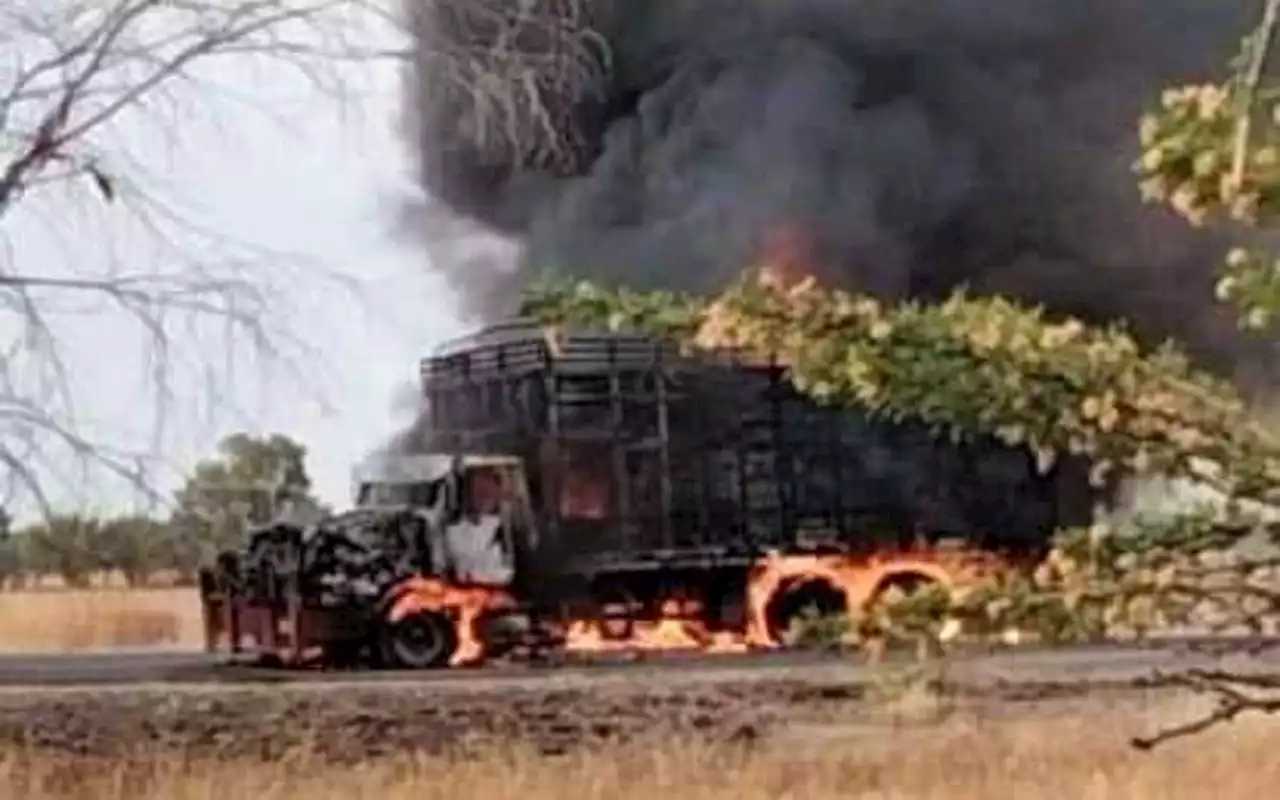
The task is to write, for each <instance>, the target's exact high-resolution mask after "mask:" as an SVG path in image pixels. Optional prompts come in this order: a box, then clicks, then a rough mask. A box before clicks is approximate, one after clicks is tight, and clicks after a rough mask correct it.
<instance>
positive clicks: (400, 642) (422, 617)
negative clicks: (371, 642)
mask: <svg viewBox="0 0 1280 800" xmlns="http://www.w3.org/2000/svg"><path fill="white" fill-rule="evenodd" d="M391 649H392V652H393V653H394V655H395V657H396V661H397V662H398V663H399V664H400V665H401V666H407V667H428V666H437V665H439V664H442V663H445V662H446V661H447V660H448V658H449V656H450V655H451V653H450V652H449V651H450V649H451V648H450V637H449V634H448V632H446V631H445V630H444V623H443V621H442V620H440V619H439V618H438V617H435V616H433V615H429V614H416V615H414V616H412V617H409V618H407V619H404V620H401V621H400V622H399V623H397V624H396V625H395V626H393V628H392V630H391Z"/></svg>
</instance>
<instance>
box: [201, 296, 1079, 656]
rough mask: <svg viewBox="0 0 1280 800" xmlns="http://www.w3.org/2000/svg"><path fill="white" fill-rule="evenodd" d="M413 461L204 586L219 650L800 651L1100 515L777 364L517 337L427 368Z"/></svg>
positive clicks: (1012, 459)
mask: <svg viewBox="0 0 1280 800" xmlns="http://www.w3.org/2000/svg"><path fill="white" fill-rule="evenodd" d="M421 378H422V391H423V395H424V398H423V399H424V401H425V406H426V408H427V412H426V414H427V416H426V418H425V419H424V421H423V425H422V430H421V436H420V437H418V441H416V442H415V447H414V448H413V449H412V450H411V451H405V452H395V453H392V452H384V453H379V454H376V455H374V456H371V457H370V458H369V459H367V460H366V461H365V462H364V463H362V464H360V465H359V466H358V467H357V468H356V469H355V471H354V476H353V477H354V481H353V483H354V498H353V499H354V505H353V507H352V508H351V509H350V510H348V511H345V512H343V513H339V514H336V515H333V516H332V517H329V518H326V519H323V520H321V521H320V522H318V523H315V524H310V525H297V524H293V523H290V522H287V521H281V522H278V523H276V524H273V525H268V526H265V527H263V528H261V529H258V530H255V531H253V532H252V533H251V535H250V537H249V540H248V542H247V544H246V545H245V546H244V548H242V549H240V550H236V551H232V552H224V553H222V554H221V555H220V556H219V557H218V559H217V562H216V563H215V564H213V565H211V566H209V567H208V568H207V569H205V570H203V571H202V574H201V581H200V584H201V596H202V602H203V608H204V613H205V620H206V634H207V638H206V646H207V649H208V650H210V651H212V652H219V651H221V652H229V653H234V654H256V655H257V656H260V657H262V658H264V659H268V660H271V661H274V662H277V663H283V664H287V665H291V666H300V665H304V664H323V663H346V664H352V665H362V666H375V665H378V666H385V667H394V668H402V669H403V668H413V669H422V668H440V667H448V666H460V665H467V664H477V663H481V662H484V661H486V660H492V659H497V658H504V657H506V658H511V657H517V656H519V655H521V654H524V655H532V654H538V653H544V654H545V653H547V652H553V653H554V652H572V651H591V652H599V651H637V650H655V649H692V650H704V651H743V650H750V649H756V648H761V649H768V648H778V647H784V646H786V645H787V644H788V643H789V641H790V636H791V635H792V633H793V631H794V630H795V624H796V622H797V621H798V620H799V619H800V618H801V615H802V614H804V613H806V611H813V610H816V611H818V612H819V613H850V614H853V615H856V614H858V613H859V612H860V611H861V610H863V609H866V608H868V607H869V606H872V605H874V604H875V603H876V602H878V600H879V599H880V598H883V597H885V596H887V595H888V594H890V593H897V592H902V591H908V592H909V591H912V590H915V589H918V588H920V587H922V586H928V585H942V586H946V587H950V586H955V585H958V584H961V583H963V582H965V581H968V580H974V579H977V578H980V577H981V576H984V575H987V574H990V573H991V571H993V570H999V569H1005V568H1018V567H1021V566H1026V565H1030V564H1033V563H1035V562H1036V561H1038V560H1039V558H1040V557H1041V556H1042V555H1043V553H1044V552H1045V550H1046V548H1047V546H1048V539H1049V536H1050V534H1051V533H1052V531H1054V530H1055V529H1056V528H1058V527H1060V526H1063V525H1078V524H1081V523H1083V522H1087V520H1088V519H1089V517H1090V515H1091V514H1092V509H1093V503H1094V500H1095V499H1096V498H1095V496H1094V493H1093V491H1092V490H1090V489H1089V488H1088V482H1087V470H1086V469H1085V467H1084V466H1083V465H1080V464H1074V463H1073V462H1071V461H1070V460H1065V461H1062V462H1060V463H1059V464H1058V465H1057V466H1055V467H1054V468H1053V470H1052V471H1050V472H1049V473H1047V474H1041V473H1040V472H1038V471H1037V469H1036V466H1035V463H1034V460H1033V458H1032V457H1031V455H1030V454H1029V453H1027V452H1025V451H1023V450H1021V449H1011V448H1008V447H1007V446H1004V445H1002V444H999V443H997V442H994V441H992V442H972V443H963V444H955V443H952V442H950V441H948V440H940V439H937V438H935V437H933V436H932V435H931V434H930V433H929V432H928V431H927V430H924V429H922V428H917V427H913V426H912V425H909V424H905V423H895V422H890V421H885V420H878V419H877V420H872V419H869V418H867V417H865V416H863V415H861V414H859V413H857V412H854V411H851V410H848V409H843V408H836V407H828V406H824V405H820V404H818V403H816V402H815V401H813V400H811V399H809V398H807V397H805V396H803V395H801V394H799V393H798V392H797V391H796V390H795V389H794V388H793V387H792V386H791V384H790V382H789V381H788V379H787V374H786V370H785V369H784V368H783V367H781V366H778V365H776V364H761V363H755V362H752V363H747V362H745V361H743V360H741V359H739V358H737V357H736V356H735V354H733V353H718V354H713V355H707V354H700V355H696V356H691V355H687V354H682V353H680V352H679V351H678V349H677V348H676V347H675V345H673V344H671V343H668V342H663V341H658V340H654V339H652V338H649V337H646V336H642V335H638V334H624V333H616V332H608V333H602V332H593V331H582V330H579V331H573V332H569V333H564V334H562V338H561V339H560V340H559V341H558V342H557V343H556V345H555V346H554V347H553V346H552V344H551V342H550V341H549V340H548V338H547V337H546V335H545V334H544V332H543V331H542V329H541V328H539V327H538V326H537V325H536V324H534V323H533V322H530V321H525V320H516V321H512V322H508V323H505V324H498V325H494V326H490V327H488V328H485V329H483V330H481V331H479V332H478V333H476V334H474V335H472V336H469V337H466V338H464V339H461V340H457V341H453V342H450V343H447V344H445V345H443V346H442V347H440V348H439V349H438V350H437V352H436V353H435V354H434V355H433V356H431V357H430V358H427V359H425V360H424V361H423V363H422V365H421Z"/></svg>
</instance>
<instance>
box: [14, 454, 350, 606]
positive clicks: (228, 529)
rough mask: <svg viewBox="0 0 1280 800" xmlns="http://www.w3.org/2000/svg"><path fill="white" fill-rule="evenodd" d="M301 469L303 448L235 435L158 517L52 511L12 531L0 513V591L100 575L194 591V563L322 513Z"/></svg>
mask: <svg viewBox="0 0 1280 800" xmlns="http://www.w3.org/2000/svg"><path fill="white" fill-rule="evenodd" d="M305 462H306V449H305V448H304V447H303V446H302V445H300V444H298V443H297V442H295V441H293V440H292V439H290V438H288V437H286V436H281V435H271V436H266V437H254V436H250V435H247V434H235V435H233V436H230V437H227V438H226V439H224V440H223V441H222V442H221V443H220V444H219V446H218V453H217V455H216V456H215V457H213V458H210V459H207V460H204V461H201V462H200V463H198V464H197V465H196V467H195V469H194V470H193V471H192V473H191V474H190V475H189V476H188V477H187V478H186V480H185V481H184V482H183V485H182V487H181V488H180V489H179V490H178V491H177V492H176V493H175V495H174V502H173V504H172V508H171V509H170V510H169V511H168V512H167V513H166V514H164V515H148V514H140V513H129V514H119V515H114V516H94V515H92V514H87V513H83V512H75V513H59V514H54V515H51V516H49V517H47V518H45V519H42V520H40V521H39V522H34V523H31V524H28V525H22V526H15V525H14V524H13V520H12V518H11V517H10V516H9V514H8V513H7V512H6V511H4V510H3V509H0V587H4V588H21V587H23V586H26V585H28V584H30V583H31V582H32V581H33V579H37V578H41V577H45V576H56V577H57V578H60V579H61V580H62V582H63V583H64V584H65V585H67V586H70V587H85V586H89V585H90V584H91V583H92V582H93V580H94V578H95V576H99V575H102V574H104V573H112V574H114V575H117V576H119V578H121V579H123V580H124V581H126V582H127V583H128V584H129V585H130V586H144V585H146V584H148V583H151V582H152V581H154V580H155V579H157V577H158V576H160V575H162V574H163V575H164V576H165V577H166V579H167V580H170V581H175V580H176V581H177V582H180V583H192V582H194V580H195V575H196V572H197V570H198V569H199V567H200V565H201V564H202V563H205V562H207V561H208V560H209V559H210V558H211V557H212V556H213V555H214V554H215V553H217V552H218V551H219V550H222V549H224V548H227V547H233V546H236V545H238V544H240V543H241V542H242V540H243V538H244V536H245V533H246V531H247V529H248V528H249V527H250V526H251V525H255V524H261V523H265V522H269V521H271V520H272V519H275V518H276V517H278V516H279V515H281V514H288V515H292V516H305V517H314V516H317V515H320V514H324V513H327V512H328V509H326V508H325V507H324V506H323V505H322V504H321V503H320V502H319V501H318V500H317V499H316V498H315V497H314V495H312V493H311V480H310V477H309V476H308V475H307V470H306V463H305Z"/></svg>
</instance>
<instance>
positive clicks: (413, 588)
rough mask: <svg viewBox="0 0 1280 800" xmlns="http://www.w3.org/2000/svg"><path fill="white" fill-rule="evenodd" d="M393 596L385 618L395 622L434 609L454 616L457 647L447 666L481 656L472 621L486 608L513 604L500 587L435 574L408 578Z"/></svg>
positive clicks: (474, 660) (481, 644) (482, 649)
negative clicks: (451, 580) (460, 582)
mask: <svg viewBox="0 0 1280 800" xmlns="http://www.w3.org/2000/svg"><path fill="white" fill-rule="evenodd" d="M395 596H396V600H395V602H393V603H392V605H391V609H390V610H389V611H388V613H387V621H388V622H393V623H394V622H398V621H399V620H402V619H404V618H406V617H409V616H412V615H413V614H418V613H423V612H434V613H444V614H449V615H451V616H452V617H453V618H454V632H455V634H456V635H457V640H458V648H457V650H455V651H454V654H453V657H452V658H451V659H450V660H449V664H450V666H465V665H469V664H477V663H479V662H481V661H483V660H484V656H485V647H484V642H483V641H481V639H480V636H479V634H478V632H477V626H476V623H477V622H478V621H479V619H480V617H481V616H482V615H484V614H485V613H487V612H490V611H496V610H501V609H505V608H514V607H515V605H516V601H515V598H514V597H512V596H511V594H510V593H509V592H507V591H506V590H504V589H499V588H495V587H489V586H456V585H452V584H449V583H446V582H445V581H442V580H440V579H439V578H426V577H414V578H409V579H408V580H406V581H405V582H403V583H402V584H400V585H399V586H398V587H396V590H395Z"/></svg>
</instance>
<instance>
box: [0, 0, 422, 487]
mask: <svg viewBox="0 0 1280 800" xmlns="http://www.w3.org/2000/svg"><path fill="white" fill-rule="evenodd" d="M389 22H393V19H392V17H391V15H390V12H388V11H387V10H386V9H385V8H383V7H382V6H381V5H379V3H378V2H377V0H16V2H14V3H8V4H5V7H4V8H3V9H0V245H6V246H5V247H0V464H3V468H0V476H4V477H5V481H4V483H5V484H6V489H7V491H8V492H9V494H10V496H13V495H15V494H16V495H22V496H25V497H26V498H28V499H29V500H30V501H33V502H34V503H35V504H36V505H37V506H38V507H39V508H41V509H42V510H43V511H44V512H45V513H48V512H49V511H50V504H51V502H52V500H51V498H50V494H49V491H48V489H49V487H48V482H49V481H51V480H52V481H55V482H57V483H62V484H64V485H76V484H77V483H79V484H80V485H83V484H84V482H85V481H87V480H88V471H94V470H97V471H100V470H102V469H105V470H106V471H107V472H108V473H109V474H112V475H114V476H116V477H117V478H119V479H123V480H124V481H126V482H127V483H128V484H130V485H132V486H134V487H136V488H137V489H140V490H142V491H143V492H144V493H145V494H147V495H148V496H150V497H151V498H152V499H160V496H159V494H158V492H157V490H156V488H155V486H154V485H153V482H152V481H151V479H150V475H149V472H148V468H149V466H150V465H151V464H152V463H153V462H154V461H155V460H156V458H157V457H159V455H160V453H159V451H161V449H162V448H161V447H160V444H161V441H162V440H163V438H164V437H163V429H164V427H165V425H166V422H167V417H168V412H167V410H166V409H168V408H169V406H170V404H171V402H172V401H173V400H174V398H175V396H176V392H177V390H176V389H175V387H174V385H173V382H172V378H173V372H174V369H175V368H176V367H177V366H178V362H179V361H181V360H182V359H183V358H188V359H191V360H192V361H193V362H194V364H188V365H187V366H194V368H195V369H196V370H197V372H200V373H203V374H204V375H205V376H206V379H205V382H206V384H207V385H208V386H210V387H219V388H220V387H222V386H223V385H224V384H225V383H227V382H228V381H229V380H231V379H232V378H233V377H234V374H235V372H236V371H237V370H238V369H239V368H240V364H241V362H243V361H244V358H243V356H242V355H241V353H240V349H239V348H240V346H242V345H247V346H248V347H249V348H250V350H251V352H252V353H253V354H254V355H255V356H258V357H265V360H266V361H274V360H279V361H281V362H283V363H284V364H285V366H286V368H288V367H289V362H290V360H291V359H290V358H289V357H288V356H289V354H291V353H297V352H302V353H309V352H310V351H311V347H310V345H309V344H307V342H305V341H304V340H303V337H299V336H297V335H296V334H295V333H294V332H293V331H292V329H291V326H290V324H289V320H288V317H287V314H286V310H287V308H288V307H289V304H288V302H287V301H288V299H289V297H290V295H291V294H292V293H294V292H295V291H296V287H297V285H298V277H297V275H289V274H288V271H289V270H290V269H291V268H294V269H296V268H301V267H306V268H307V269H308V270H310V271H309V272H308V273H307V278H308V279H309V280H315V281H318V280H324V279H328V280H331V281H332V280H335V279H336V281H337V282H338V283H339V284H340V285H341V286H342V287H343V288H345V289H353V288H355V287H354V284H353V282H352V281H350V280H346V279H342V278H339V277H338V276H337V275H336V274H335V273H333V272H331V271H325V270H323V269H322V268H321V267H320V266H319V265H317V264H313V263H309V262H307V260H306V259H303V258H301V257H299V256H297V255H294V254H287V253H278V252H274V251H272V250H270V249H269V248H265V247H261V246H258V245H255V244H252V243H246V242H238V241H233V240H231V239H230V238H229V237H225V236H224V235H222V234H219V233H218V232H217V231H214V230H210V229H209V228H208V227H207V226H205V225H203V224H202V223H200V222H198V221H197V220H196V219H195V218H194V217H193V216H192V215H190V214H188V213H186V212H185V211H183V210H182V209H181V208H180V204H178V203H177V202H176V201H175V200H174V199H173V198H171V197H166V196H163V195H161V194H158V193H157V192H155V191H154V187H150V188H149V187H148V186H147V184H148V182H153V181H155V179H156V178H155V173H151V172H149V171H148V170H147V169H146V167H145V165H143V164H142V163H140V162H139V161H138V159H135V158H131V156H130V155H129V152H128V150H129V148H128V145H127V144H124V143H122V142H121V140H120V139H119V138H118V137H120V136H121V135H122V133H123V132H125V131H127V130H129V128H130V126H131V125H135V126H136V125H137V123H138V122H148V123H151V125H150V126H149V127H150V128H152V129H153V130H154V131H156V132H157V133H159V134H162V135H167V136H168V137H170V141H174V142H176V141H180V140H181V138H182V131H183V129H184V128H185V127H186V126H185V124H184V122H185V119H184V118H185V117H186V116H187V114H186V113H184V111H186V110H187V109H184V108H183V103H184V102H185V103H190V104H193V105H192V107H191V110H200V111H203V110H205V109H204V108H203V103H202V101H207V99H208V97H207V95H208V94H210V93H212V92H213V91H214V90H215V89H216V87H217V78H218V76H217V75H214V74H213V73H212V72H211V69H216V68H217V67H218V65H219V64H221V65H222V67H223V68H224V71H225V68H226V67H228V66H230V65H229V64H227V63H223V62H228V61H230V60H234V62H235V67H236V69H245V70H248V69H256V68H260V67H266V68H269V69H271V70H276V71H278V70H280V69H285V70H287V71H288V72H290V73H292V75H293V77H295V78H296V77H301V78H302V79H303V80H304V81H306V85H307V86H308V87H309V88H310V89H311V90H315V91H322V92H326V93H329V94H331V95H341V94H342V90H343V87H344V86H345V85H346V82H347V80H348V78H349V73H347V72H344V70H347V69H349V68H350V67H351V66H353V65H358V64H359V63H360V62H367V61H369V60H372V59H379V58H387V57H400V54H399V53H397V52H396V51H395V49H394V47H393V46H391V45H384V44H382V43H380V41H379V40H377V38H376V37H372V38H371V37H370V35H369V34H370V30H371V26H372V27H373V28H378V27H379V26H381V27H386V25H387V23H389ZM215 62H217V63H215ZM248 94H250V95H252V92H249V93H248ZM249 102H252V101H251V100H250V101H249ZM165 109H167V110H169V111H170V112H171V117H170V118H169V119H165V118H163V117H161V116H159V115H160V114H161V113H162V112H163V110H165ZM267 110H268V112H269V109H267ZM83 188H88V189H89V190H91V192H92V193H93V194H94V195H96V198H97V200H98V201H100V202H99V203H98V206H99V208H98V209H97V210H98V211H99V212H102V211H103V210H106V211H107V213H108V214H109V216H108V217H107V219H106V221H105V222H103V223H102V224H103V225H104V226H105V228H104V229H103V230H102V231H101V232H100V234H99V238H100V241H95V244H96V245H98V246H99V247H100V256H101V257H100V258H95V259H94V263H93V264H89V265H85V264H81V263H73V262H72V261H70V260H68V262H67V263H59V264H50V263H31V262H30V260H23V253H22V252H21V250H20V249H19V250H15V249H14V247H13V246H12V245H13V242H12V241H11V238H12V237H11V236H10V237H6V229H7V228H8V227H9V226H10V225H11V224H12V223H14V221H15V220H14V214H15V213H16V212H18V211H19V209H21V211H22V212H23V216H24V220H23V221H24V222H26V223H28V224H31V222H32V220H33V219H35V218H36V217H34V216H33V215H34V214H36V213H37V211H36V210H37V209H38V208H39V204H36V205H32V204H31V203H28V202H26V200H27V199H28V198H31V197H34V196H35V195H36V194H39V195H40V196H41V199H42V200H50V199H51V198H54V195H53V194H52V193H53V192H55V191H57V192H66V193H67V196H68V198H69V197H71V196H72V195H74V193H76V192H78V191H81V190H82V189H83ZM103 204H105V205H103ZM53 208H54V209H56V210H55V212H54V213H52V214H48V215H46V217H49V218H48V219H45V220H42V221H44V222H45V224H46V226H47V227H48V228H49V229H50V230H51V231H56V232H58V233H59V234H66V235H68V236H70V235H75V236H77V238H80V239H83V236H84V231H83V230H82V229H80V228H79V227H78V226H77V227H76V228H75V232H74V234H72V227H71V226H72V223H71V222H69V219H70V216H69V214H66V215H64V212H71V211H72V210H73V207H72V206H71V205H69V204H68V203H66V202H62V201H61V200H59V201H58V202H57V203H56V205H54V206H53ZM121 214H123V215H126V216H121ZM99 216H103V215H102V214H101V213H99ZM126 222H127V226H125V223H126ZM122 226H125V227H129V229H130V230H132V231H134V232H135V233H137V234H140V235H141V236H143V237H145V238H147V239H149V240H150V241H149V244H150V245H151V246H153V247H154V248H155V250H156V252H155V258H154V260H155V261H157V262H158V263H157V265H156V266H155V267H154V268H149V265H146V264H142V263H136V262H137V261H141V259H139V258H138V257H137V256H136V255H133V254H130V255H127V256H122V255H121V254H120V253H118V252H116V243H115V242H113V241H112V239H113V237H114V235H115V233H116V232H119V231H122V230H124V227H122ZM304 262H307V263H304ZM121 313H123V314H124V315H125V317H126V318H127V319H129V320H131V321H132V324H133V325H134V326H135V327H136V328H137V329H138V330H139V331H140V332H141V333H142V335H143V337H144V339H145V340H146V341H148V342H149V343H150V344H149V348H148V349H149V351H150V352H149V354H148V358H149V367H148V369H149V381H150V383H151V385H152V403H151V405H154V414H155V420H156V423H155V430H154V431H153V436H152V441H151V447H150V448H149V449H150V450H151V452H149V453H148V452H145V451H144V450H142V449H139V448H137V447H120V446H110V445H108V444H107V443H106V442H105V441H104V440H103V437H102V436H101V435H98V434H92V433H90V432H89V431H88V429H87V428H86V425H85V420H84V419H82V418H81V414H80V411H81V410H82V409H81V406H90V407H91V406H92V405H93V403H92V400H93V398H92V397H86V393H85V390H84V387H80V386H77V383H76V380H75V378H76V375H75V368H74V365H73V364H71V363H70V362H69V361H68V359H67V357H66V354H67V352H68V347H69V345H68V330H69V329H68V322H67V320H69V319H71V318H72V317H75V318H78V319H80V320H84V319H86V318H87V317H88V316H89V315H94V318H95V319H96V317H97V315H107V314H115V315H116V316H118V315H119V314H121ZM69 315H70V316H69ZM211 323H212V325H211ZM211 331H217V332H218V334H219V335H220V337H221V339H222V342H223V345H224V346H223V360H222V363H221V364H219V365H217V366H215V365H213V364H211V363H210V362H208V360H207V350H208V348H207V344H208V342H207V341H205V338H206V337H207V336H208V335H209V334H210V333H211ZM180 342H181V343H183V344H185V346H184V347H179V346H178V344H179V343H180ZM104 355H106V356H108V357H110V355H108V354H104ZM112 355H114V354H112ZM294 376H295V377H302V378H303V379H307V378H308V377H309V376H307V375H305V374H303V373H302V372H301V371H300V370H295V372H294ZM222 399H226V398H225V397H224V398H222ZM67 455H70V456H72V458H71V460H70V462H68V460H67V459H66V458H65V456H67ZM70 463H76V464H79V465H80V468H81V469H80V471H79V474H78V475H75V476H72V475H69V474H66V473H65V470H66V468H67V467H68V466H69V465H70Z"/></svg>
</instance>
